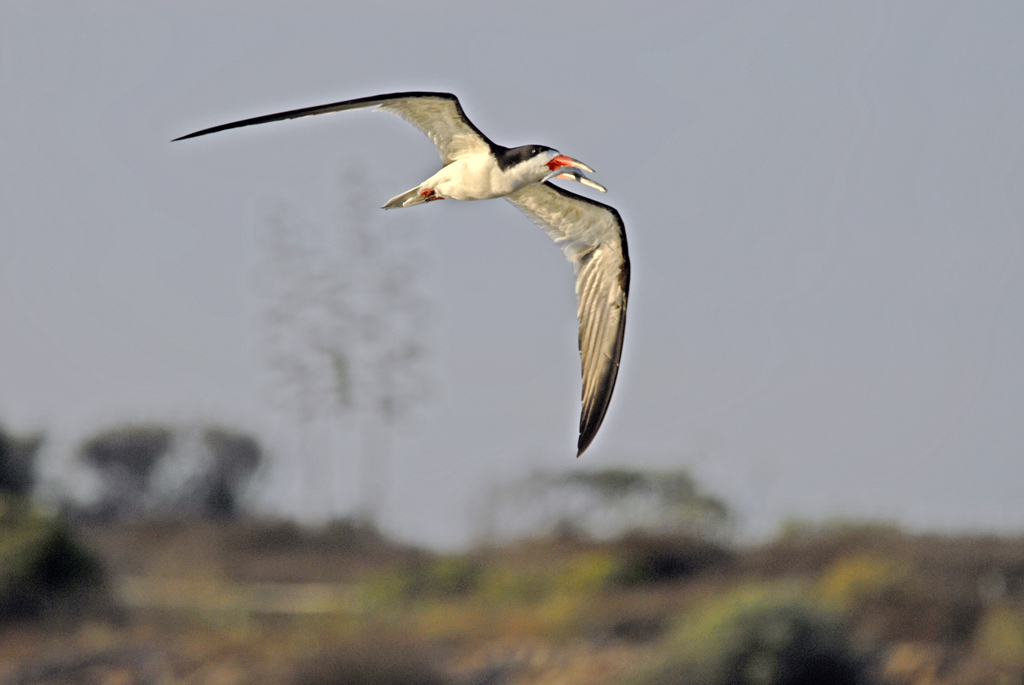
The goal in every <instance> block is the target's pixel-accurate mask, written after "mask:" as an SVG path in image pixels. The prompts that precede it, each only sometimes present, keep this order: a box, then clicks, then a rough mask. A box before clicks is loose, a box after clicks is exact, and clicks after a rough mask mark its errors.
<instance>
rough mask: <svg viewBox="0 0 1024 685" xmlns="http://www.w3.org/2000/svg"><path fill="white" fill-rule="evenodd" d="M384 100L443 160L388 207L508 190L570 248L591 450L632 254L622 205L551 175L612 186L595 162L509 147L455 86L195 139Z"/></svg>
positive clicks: (607, 392) (583, 426) (584, 428)
mask: <svg viewBox="0 0 1024 685" xmlns="http://www.w3.org/2000/svg"><path fill="white" fill-rule="evenodd" d="M373 106H379V109H382V110H384V111H387V112H391V113H392V114H396V115H398V116H400V117H401V118H403V119H405V120H406V121H408V122H409V123H410V124H412V125H413V126H415V127H416V128H418V129H419V130H420V131H422V132H423V133H425V134H426V135H427V137H429V138H430V140H431V141H433V143H434V145H436V146H437V149H438V152H440V154H441V162H442V163H443V165H444V166H443V167H442V168H441V170H440V171H438V172H437V173H436V174H434V175H433V176H431V177H430V178H428V179H427V180H426V181H424V182H423V183H421V184H419V185H418V186H416V187H415V188H413V189H412V190H409V191H407V192H404V193H402V194H401V195H397V196H395V197H393V198H391V199H390V200H388V201H387V202H386V203H385V204H384V207H383V208H384V209H395V208H399V207H411V206H412V205H417V204H421V203H424V202H433V201H435V200H444V199H452V200H486V199H490V198H496V197H504V198H505V199H507V200H508V201H509V202H511V203H512V204H513V205H515V206H516V207H517V208H518V209H519V210H520V211H521V212H523V213H524V214H526V216H528V217H530V218H531V219H532V220H533V221H534V222H536V223H537V224H539V225H540V227H541V228H543V229H544V231H545V232H547V234H548V235H549V236H550V237H551V238H552V240H554V241H555V243H556V244H557V245H559V246H561V248H562V250H563V251H564V252H565V256H566V258H567V259H568V260H569V261H570V262H571V263H572V265H573V269H574V270H575V272H576V296H577V299H578V305H579V308H578V314H579V321H580V333H579V345H580V357H581V359H582V362H583V412H582V415H581V417H580V436H579V442H578V443H577V449H578V451H577V453H576V456H579V455H581V454H583V451H584V450H585V449H587V447H588V446H589V445H590V443H591V442H592V441H593V439H594V436H595V435H596V434H597V429H598V428H600V427H601V422H602V421H603V420H604V416H605V414H606V413H607V411H608V404H609V402H610V401H611V397H612V390H613V389H614V387H615V379H616V377H617V376H618V372H619V360H620V358H621V357H622V339H623V333H624V332H625V327H626V301H627V299H628V294H629V252H628V250H627V247H626V232H625V227H624V226H623V223H622V217H620V216H619V213H618V212H617V211H615V209H614V208H613V207H609V206H608V205H605V204H601V203H600V202H595V201H594V200H591V199H588V198H586V197H583V196H581V195H577V194H575V193H572V192H569V191H568V190H564V189H563V188H560V187H558V186H555V185H553V184H552V183H551V182H550V181H551V179H553V178H560V179H566V180H573V181H578V182H580V183H582V184H584V185H587V186H590V187H591V188H595V189H597V190H599V191H601V192H605V188H604V187H603V186H601V185H600V184H598V183H596V182H594V181H592V180H591V179H589V178H587V177H586V176H584V174H583V172H589V173H593V172H594V170H593V169H591V168H590V167H588V166H587V165H586V164H583V163H582V162H579V161H577V160H575V159H572V158H571V157H566V156H565V155H563V154H561V153H559V152H558V151H557V150H553V149H551V148H549V147H547V146H544V145H522V146H520V147H514V148H507V147H503V146H501V145H498V144H496V143H494V142H493V141H491V139H490V138H488V137H487V136H485V135H484V134H483V133H481V132H480V129H478V128H477V127H476V126H474V125H473V122H471V121H470V120H469V119H468V118H467V117H466V114H465V112H463V111H462V106H461V105H460V104H459V100H458V98H457V97H455V96H454V95H452V94H450V93H425V92H410V93H391V94H388V95H374V96H372V97H366V98H357V99H355V100H345V101H342V102H333V103H330V104H327V105H318V106H315V107H304V108H302V109H293V110H289V111H287V112H278V113H277V114H267V115H265V116H261V117H253V118H251V119H243V120H241V121H235V122H232V123H230V124H222V125H220V126H214V127H212V128H207V129H203V130H202V131H196V132H195V133H190V134H188V135H186V136H181V137H180V138H175V140H185V139H186V138H195V137H197V136H203V135H206V134H209V133H216V132H218V131H226V130H228V129H232V128H239V127H242V126H252V125H254V124H265V123H268V122H271V121H280V120H282V119H295V118H298V117H307V116H312V115H314V114H327V113H328V112H341V111H344V110H348V109H359V108H362V107H373Z"/></svg>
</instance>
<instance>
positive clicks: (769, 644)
mask: <svg viewBox="0 0 1024 685" xmlns="http://www.w3.org/2000/svg"><path fill="white" fill-rule="evenodd" d="M627 682H628V683H630V684H631V685H697V684H698V683H699V684H700V685H804V684H806V685H815V684H820V683H830V684H831V685H846V684H850V685H856V684H858V683H866V682H868V672H867V663H866V660H865V658H864V657H863V656H862V655H860V654H859V653H857V652H856V651H855V650H854V649H852V648H851V646H850V645H849V643H848V640H847V638H846V635H845V633H844V630H843V626H842V623H841V622H840V620H839V619H838V617H837V616H836V615H835V614H831V613H829V612H827V611H825V610H823V609H821V608H819V607H817V606H815V605H813V604H812V603H810V602H809V601H808V600H807V599H805V597H804V596H803V595H802V594H801V593H799V592H797V591H795V590H793V589H791V588H787V587H782V586H778V585H768V584H756V585H751V586H746V587H742V588H739V589H736V590H732V591H729V592H726V593H724V594H720V595H715V596H712V597H710V598H708V599H707V600H705V601H704V602H703V603H702V604H701V605H700V606H698V607H697V608H696V609H695V610H693V611H692V612H690V613H688V614H687V615H686V616H685V617H684V619H683V621H682V622H681V624H680V625H679V626H678V627H677V629H676V630H675V631H674V633H673V635H672V636H671V637H670V638H669V639H668V641H667V644H666V646H665V648H664V653H663V655H662V657H661V658H660V659H657V660H656V661H655V662H654V663H652V664H651V665H649V666H647V667H645V668H643V669H642V670H640V671H639V672H637V673H634V674H632V676H631V678H630V679H629V680H628V681H627Z"/></svg>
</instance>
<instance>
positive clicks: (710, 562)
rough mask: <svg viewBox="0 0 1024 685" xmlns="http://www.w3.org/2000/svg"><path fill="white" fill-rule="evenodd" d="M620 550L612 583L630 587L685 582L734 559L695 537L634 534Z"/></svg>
mask: <svg viewBox="0 0 1024 685" xmlns="http://www.w3.org/2000/svg"><path fill="white" fill-rule="evenodd" d="M620 550H621V551H620V554H621V561H620V564H619V568H618V569H617V570H616V571H615V573H614V574H612V575H611V578H610V580H611V581H612V582H613V583H615V584H617V585H620V586H627V587H629V586H639V585H653V584H657V583H665V582H673V581H678V580H684V579H686V578H690V577H692V576H695V575H697V574H699V573H704V572H706V571H709V570H711V569H713V568H719V567H722V566H724V565H727V564H728V563H729V561H730V560H731V558H732V555H731V554H730V553H729V552H728V551H727V550H726V549H725V548H724V547H722V546H720V545H717V544H715V543H713V542H710V541H707V540H703V539H700V538H691V537H668V536H651V535H642V534H633V535H629V536H627V537H625V538H623V540H622V542H621V543H620Z"/></svg>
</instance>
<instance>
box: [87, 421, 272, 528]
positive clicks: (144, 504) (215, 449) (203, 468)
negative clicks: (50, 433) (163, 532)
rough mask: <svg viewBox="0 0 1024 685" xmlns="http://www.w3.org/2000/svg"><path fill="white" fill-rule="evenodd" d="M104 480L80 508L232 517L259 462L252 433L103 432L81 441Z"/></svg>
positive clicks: (106, 513) (112, 514)
mask: <svg viewBox="0 0 1024 685" xmlns="http://www.w3.org/2000/svg"><path fill="white" fill-rule="evenodd" d="M82 456H83V458H84V460H85V461H86V463H88V464H89V465H91V466H92V467H93V468H94V469H95V470H96V472H97V474H98V475H99V477H100V480H101V483H102V485H101V491H100V494H99V498H98V500H97V502H96V503H95V504H94V505H92V506H91V507H87V508H86V510H84V511H83V510H80V511H78V512H77V513H81V514H86V515H89V516H95V517H99V518H103V519H111V518H119V519H123V518H130V517H133V516H137V515H141V514H159V515H161V516H168V515H169V516H174V517H181V516H197V517H201V518H232V517H234V516H236V515H237V513H238V506H239V505H238V502H239V499H240V496H241V494H242V490H243V489H244V487H245V486H246V485H247V484H248V481H249V480H250V478H251V477H252V476H253V474H254V473H256V471H257V469H258V468H259V466H260V464H261V463H262V461H263V450H262V449H261V447H260V445H259V443H258V442H257V441H256V439H255V438H253V437H251V436H249V435H246V434H244V433H240V432H237V431H233V430H229V429H226V428H221V427H206V428H204V429H202V430H201V431H199V432H198V438H197V437H196V431H194V430H192V431H189V430H181V429H178V430H174V429H171V428H168V427H164V426H125V427H120V428H114V429H110V430H106V431H103V432H102V433H100V434H98V435H96V436H95V437H93V438H91V439H90V440H88V441H87V442H86V443H85V444H84V445H83V446H82Z"/></svg>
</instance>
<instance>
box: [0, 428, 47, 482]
mask: <svg viewBox="0 0 1024 685" xmlns="http://www.w3.org/2000/svg"><path fill="white" fill-rule="evenodd" d="M42 444H43V436H42V435H39V434H37V435H32V436H27V437H18V436H15V435H11V434H10V433H8V432H7V431H5V430H4V429H3V427H0V493H5V494H8V495H28V494H29V493H30V492H32V486H33V485H35V476H36V469H35V465H36V453H37V452H38V451H39V447H40V445H42Z"/></svg>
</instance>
